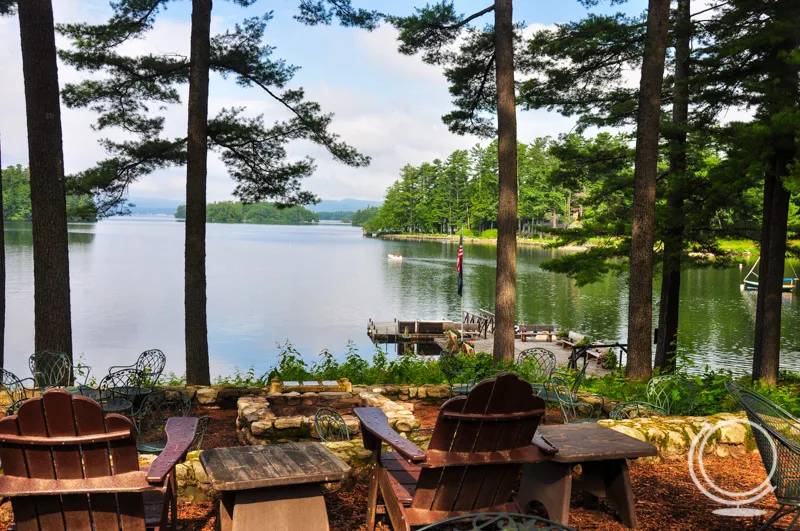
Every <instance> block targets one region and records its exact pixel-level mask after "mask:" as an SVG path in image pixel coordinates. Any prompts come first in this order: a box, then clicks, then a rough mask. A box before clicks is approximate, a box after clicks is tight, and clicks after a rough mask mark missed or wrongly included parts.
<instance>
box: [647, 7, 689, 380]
mask: <svg viewBox="0 0 800 531" xmlns="http://www.w3.org/2000/svg"><path fill="white" fill-rule="evenodd" d="M691 41H692V20H691V0H678V9H677V13H676V17H675V89H674V92H673V103H672V128H673V129H672V131H671V132H670V135H669V136H670V139H669V140H670V151H669V179H670V191H669V192H668V195H667V219H666V231H665V232H666V234H665V235H664V267H663V278H662V280H661V305H660V312H659V317H658V342H657V344H656V361H655V366H656V367H657V368H658V369H659V370H660V371H661V372H662V373H663V372H675V352H676V350H677V343H678V315H679V311H680V293H681V254H682V253H683V230H684V222H685V221H684V213H683V201H684V188H685V181H686V179H687V175H686V168H687V164H686V127H687V125H688V123H689V76H690V62H689V54H690V53H691Z"/></svg>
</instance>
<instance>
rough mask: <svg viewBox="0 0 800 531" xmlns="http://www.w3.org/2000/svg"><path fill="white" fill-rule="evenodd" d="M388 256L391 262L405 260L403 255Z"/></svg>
mask: <svg viewBox="0 0 800 531" xmlns="http://www.w3.org/2000/svg"><path fill="white" fill-rule="evenodd" d="M386 256H388V257H389V260H402V259H403V255H402V254H389V255H386Z"/></svg>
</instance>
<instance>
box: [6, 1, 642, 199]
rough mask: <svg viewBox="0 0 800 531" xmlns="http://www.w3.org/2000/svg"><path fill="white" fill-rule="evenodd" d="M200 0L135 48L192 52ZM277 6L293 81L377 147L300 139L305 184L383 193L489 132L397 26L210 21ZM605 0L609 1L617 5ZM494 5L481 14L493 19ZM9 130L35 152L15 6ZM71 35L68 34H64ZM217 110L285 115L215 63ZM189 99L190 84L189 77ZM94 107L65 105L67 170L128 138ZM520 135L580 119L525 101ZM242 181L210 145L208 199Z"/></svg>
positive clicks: (570, 12)
mask: <svg viewBox="0 0 800 531" xmlns="http://www.w3.org/2000/svg"><path fill="white" fill-rule="evenodd" d="M53 4H54V10H55V18H56V22H74V21H81V20H85V21H91V22H97V23H99V22H102V21H104V20H105V19H106V18H107V17H108V16H109V14H110V13H111V10H110V8H109V6H108V1H107V0H54V1H53ZM354 4H355V5H358V6H361V7H367V8H372V9H378V10H380V11H384V12H389V13H392V14H398V15H400V14H405V13H409V12H411V11H412V10H413V8H414V6H420V5H422V4H423V2H417V1H368V0H354ZM488 4H489V1H488V0H484V1H478V0H457V1H456V6H457V8H458V10H459V11H460V12H462V13H465V14H470V13H472V12H475V11H478V10H480V9H483V8H484V7H486V6H487V5H488ZM190 7H191V2H189V1H188V0H176V1H173V2H172V3H171V4H170V6H169V9H168V10H167V11H165V12H164V13H163V14H162V15H161V16H160V18H159V22H158V23H157V24H156V27H155V28H154V31H153V32H152V34H150V35H148V38H147V39H145V40H142V41H137V42H134V43H131V44H130V45H128V48H127V50H128V51H129V52H130V53H135V54H142V53H185V54H188V47H189V46H188V44H189V42H188V41H189V29H190V28H189V15H190ZM645 8H646V1H645V0H633V1H630V2H629V3H628V4H626V5H623V6H617V7H615V8H614V10H624V11H626V12H629V13H640V12H642V11H643V10H644V9H645ZM270 10H272V11H273V12H274V18H273V20H272V21H271V22H270V23H269V26H268V29H267V33H266V36H265V43H266V44H270V45H272V46H275V47H276V50H275V52H274V54H275V56H276V57H280V58H283V59H285V60H286V61H287V62H289V63H292V64H295V65H298V66H300V67H301V69H300V70H299V71H298V73H297V74H296V76H295V78H294V80H293V81H292V83H291V86H292V87H298V86H302V87H304V88H305V89H306V94H307V97H308V98H309V99H311V100H315V101H318V102H320V104H321V105H322V107H323V109H324V110H325V111H326V112H332V113H334V114H335V115H336V116H335V118H334V122H333V130H334V131H336V132H338V133H340V134H341V135H342V137H343V138H344V139H345V140H346V141H348V142H349V143H351V144H352V145H354V146H356V147H357V148H359V149H360V150H361V151H362V152H364V153H366V154H368V155H370V156H372V159H373V162H372V165H371V166H369V167H367V168H361V169H354V168H347V167H344V166H342V165H341V164H338V163H335V162H333V161H331V160H330V157H329V156H328V155H327V154H326V153H325V152H324V150H321V149H320V148H318V147H317V146H314V145H311V144H310V143H307V142H297V143H295V144H293V145H292V147H291V149H290V154H291V156H293V157H302V156H305V155H311V156H313V157H314V158H315V159H316V160H317V171H316V173H315V174H314V175H313V176H312V177H310V178H309V179H307V180H306V181H305V186H306V188H307V189H309V190H311V191H313V192H315V193H317V194H318V195H319V196H320V197H322V198H324V199H342V198H346V197H352V198H359V199H371V200H380V199H381V198H382V196H383V192H384V190H385V189H386V187H387V186H388V185H390V184H391V183H392V182H393V181H394V180H395V179H396V177H397V175H398V173H399V170H400V168H401V167H402V166H403V165H404V164H406V163H411V164H415V165H416V164H420V163H422V162H424V161H428V160H433V159H434V158H437V157H440V158H445V157H447V155H448V154H449V153H450V152H452V151H454V150H456V149H468V148H469V147H471V146H473V145H475V144H476V143H479V142H480V143H482V144H485V143H486V140H481V139H478V138H475V137H462V136H457V135H453V134H451V133H449V132H448V131H447V129H446V127H445V126H444V125H443V124H442V122H441V118H440V117H441V115H442V114H445V113H446V112H448V111H449V110H450V108H451V107H450V103H449V93H448V91H447V83H446V81H445V80H444V78H443V76H442V74H441V70H440V69H439V68H438V67H433V66H429V65H425V64H424V63H423V62H422V60H421V59H420V58H419V57H406V56H402V55H400V54H399V53H397V41H396V32H395V31H394V30H393V29H392V28H390V27H382V28H380V29H378V30H376V31H374V32H371V33H369V32H365V31H363V30H357V29H351V28H340V27H338V26H327V27H324V26H323V27H306V26H303V25H302V24H300V23H298V22H296V21H295V20H294V19H292V15H294V14H295V13H296V12H297V0H272V1H267V0H261V1H259V2H256V4H255V5H254V6H252V7H250V8H246V9H245V8H241V7H239V6H237V5H235V4H233V3H231V2H226V1H224V0H216V1H215V2H214V11H213V13H212V32H221V31H224V30H225V29H227V28H230V27H232V26H233V24H235V23H236V22H239V21H241V20H242V19H243V18H245V17H252V16H259V15H261V14H263V13H265V12H267V11H270ZM609 10H610V9H609V8H602V9H601V11H609ZM585 13H586V10H585V8H583V7H582V6H581V5H580V4H579V3H578V2H577V0H560V1H558V0H557V1H549V2H544V1H534V0H527V1H523V0H516V1H515V12H514V16H515V19H516V20H517V21H524V22H525V23H526V24H527V25H528V26H529V31H533V30H534V29H538V28H541V27H544V26H550V25H552V24H555V23H558V22H566V21H569V20H576V19H578V18H580V17H581V16H583V15H584V14H585ZM491 21H492V15H491V14H489V15H487V16H485V17H483V18H482V19H480V23H481V24H483V23H489V22H491ZM0 41H1V42H3V43H5V46H4V47H2V49H0V74H2V79H3V80H4V83H2V84H0V116H2V120H1V121H0V134H2V143H3V159H2V160H3V164H4V165H9V164H27V144H26V136H25V114H24V105H25V101H24V93H23V85H22V67H21V59H20V51H19V44H18V43H19V28H18V21H17V20H16V18H8V17H7V18H5V19H0ZM66 44H67V43H66V42H64V41H62V40H59V45H60V46H64V45H66ZM59 79H60V82H61V84H62V86H63V84H65V83H67V82H77V81H79V80H80V79H82V74H79V73H78V72H76V71H75V70H74V69H71V68H69V67H67V66H66V65H63V64H62V65H60V66H59ZM210 92H211V97H210V103H209V107H210V114H211V115H213V114H215V113H216V112H217V111H218V110H219V109H221V108H222V107H230V106H244V107H245V108H246V109H247V112H248V113H251V114H258V113H264V114H265V116H266V117H267V119H268V120H276V119H282V118H284V117H285V115H284V114H283V111H282V110H280V109H279V108H278V107H277V106H276V105H274V104H273V103H272V102H271V101H270V100H269V99H268V97H267V96H266V95H264V94H262V93H261V92H260V90H259V89H255V88H251V89H244V88H241V87H238V86H236V84H235V83H234V81H233V80H231V79H228V80H223V79H222V78H220V77H219V76H216V75H213V76H212V79H211V86H210ZM183 94H184V101H185V87H184V89H183ZM165 116H166V118H167V132H168V134H170V135H174V136H178V135H185V129H186V111H185V108H184V107H182V106H173V107H171V108H169V109H167V111H166V112H165ZM94 119H95V115H94V114H93V113H92V112H91V111H87V110H68V109H65V110H64V111H63V115H62V127H63V130H64V161H65V168H66V171H67V172H68V173H70V172H76V171H79V170H81V169H84V168H86V167H89V166H91V165H93V164H94V163H95V162H96V161H98V160H101V159H102V158H103V157H104V153H103V150H102V148H101V147H100V146H99V145H98V144H97V140H98V139H99V138H101V137H103V136H111V137H113V138H117V139H121V138H124V135H122V134H121V133H120V132H110V133H106V132H104V133H102V134H100V133H97V132H95V131H93V130H92V129H91V124H92V123H93V121H94ZM518 122H519V139H520V141H523V142H529V141H532V140H533V139H534V138H536V137H538V136H545V135H550V136H557V135H558V134H559V133H563V132H566V131H568V130H570V129H571V127H572V125H573V121H572V120H571V119H566V118H563V117H560V116H558V115H557V114H555V113H548V112H546V111H536V112H520V113H519V115H518ZM233 187H234V183H233V182H232V181H231V180H230V179H229V178H228V177H227V174H226V171H225V166H224V165H223V164H222V163H221V161H219V159H218V158H217V157H216V155H213V154H210V156H209V176H208V198H209V201H218V200H225V199H230V197H231V196H230V193H231V191H232V190H233ZM131 195H136V196H138V197H159V198H167V199H182V198H183V197H184V196H185V170H184V169H183V168H172V169H167V170H163V171H159V172H157V173H156V174H153V175H151V176H149V177H147V178H145V179H143V180H142V181H141V182H139V183H136V184H134V185H133V187H132V189H131Z"/></svg>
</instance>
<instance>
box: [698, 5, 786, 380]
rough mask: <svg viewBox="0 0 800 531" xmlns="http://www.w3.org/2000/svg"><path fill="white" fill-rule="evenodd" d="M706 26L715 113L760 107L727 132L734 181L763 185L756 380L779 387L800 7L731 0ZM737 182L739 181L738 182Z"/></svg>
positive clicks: (708, 90)
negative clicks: (741, 178) (755, 179)
mask: <svg viewBox="0 0 800 531" xmlns="http://www.w3.org/2000/svg"><path fill="white" fill-rule="evenodd" d="M716 7H717V9H716V10H715V12H714V17H713V18H712V19H711V20H709V21H707V22H706V24H705V25H704V26H705V28H706V31H707V33H706V36H705V37H706V40H705V42H706V44H707V46H706V47H705V48H704V49H703V53H702V55H701V60H700V62H699V65H698V67H699V70H700V75H699V82H698V86H699V90H701V91H702V92H703V96H704V98H705V99H706V100H707V101H709V102H713V106H715V107H717V108H726V107H731V106H738V107H752V108H755V109H756V113H755V118H754V120H753V121H752V122H750V123H747V124H743V123H733V124H730V125H729V126H728V127H727V128H726V134H727V135H728V139H729V146H730V148H731V150H730V151H729V152H728V156H729V158H731V159H733V160H736V161H738V162H739V164H738V165H737V166H736V167H735V168H731V169H732V170H733V171H734V173H733V175H734V176H736V175H737V174H738V175H741V174H749V175H750V176H754V175H757V176H759V177H761V179H762V180H763V190H764V192H763V221H762V231H761V262H760V269H759V277H758V278H759V290H758V301H757V305H756V333H755V342H754V343H755V344H754V356H753V378H754V379H756V380H763V381H765V382H766V383H770V384H774V383H776V382H777V379H778V369H779V362H780V329H781V285H782V279H783V273H784V266H785V253H786V238H787V225H788V215H789V202H790V193H789V191H790V190H793V189H797V184H796V183H797V177H798V175H797V167H798V159H799V158H800V157H799V156H798V145H797V144H798V143H797V137H798V127H800V125H799V124H800V87H799V86H798V85H799V83H798V77H799V76H800V73H799V72H798V70H799V69H800V61H798V59H797V54H798V49H800V3H797V2H787V1H782V0H766V1H761V0H732V1H730V2H726V3H723V4H720V5H719V6H716ZM736 178H738V177H736Z"/></svg>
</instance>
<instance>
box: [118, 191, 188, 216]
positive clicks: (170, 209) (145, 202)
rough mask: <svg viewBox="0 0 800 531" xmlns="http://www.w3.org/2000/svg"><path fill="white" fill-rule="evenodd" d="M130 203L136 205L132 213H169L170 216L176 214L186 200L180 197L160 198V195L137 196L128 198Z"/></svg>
mask: <svg viewBox="0 0 800 531" xmlns="http://www.w3.org/2000/svg"><path fill="white" fill-rule="evenodd" d="M128 202H129V203H133V204H134V205H136V206H133V207H131V214H133V215H143V214H168V215H170V216H172V215H174V214H175V210H176V209H177V208H178V206H179V205H182V204H184V203H185V202H186V201H181V200H178V199H160V198H158V197H135V196H131V197H129V198H128Z"/></svg>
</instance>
